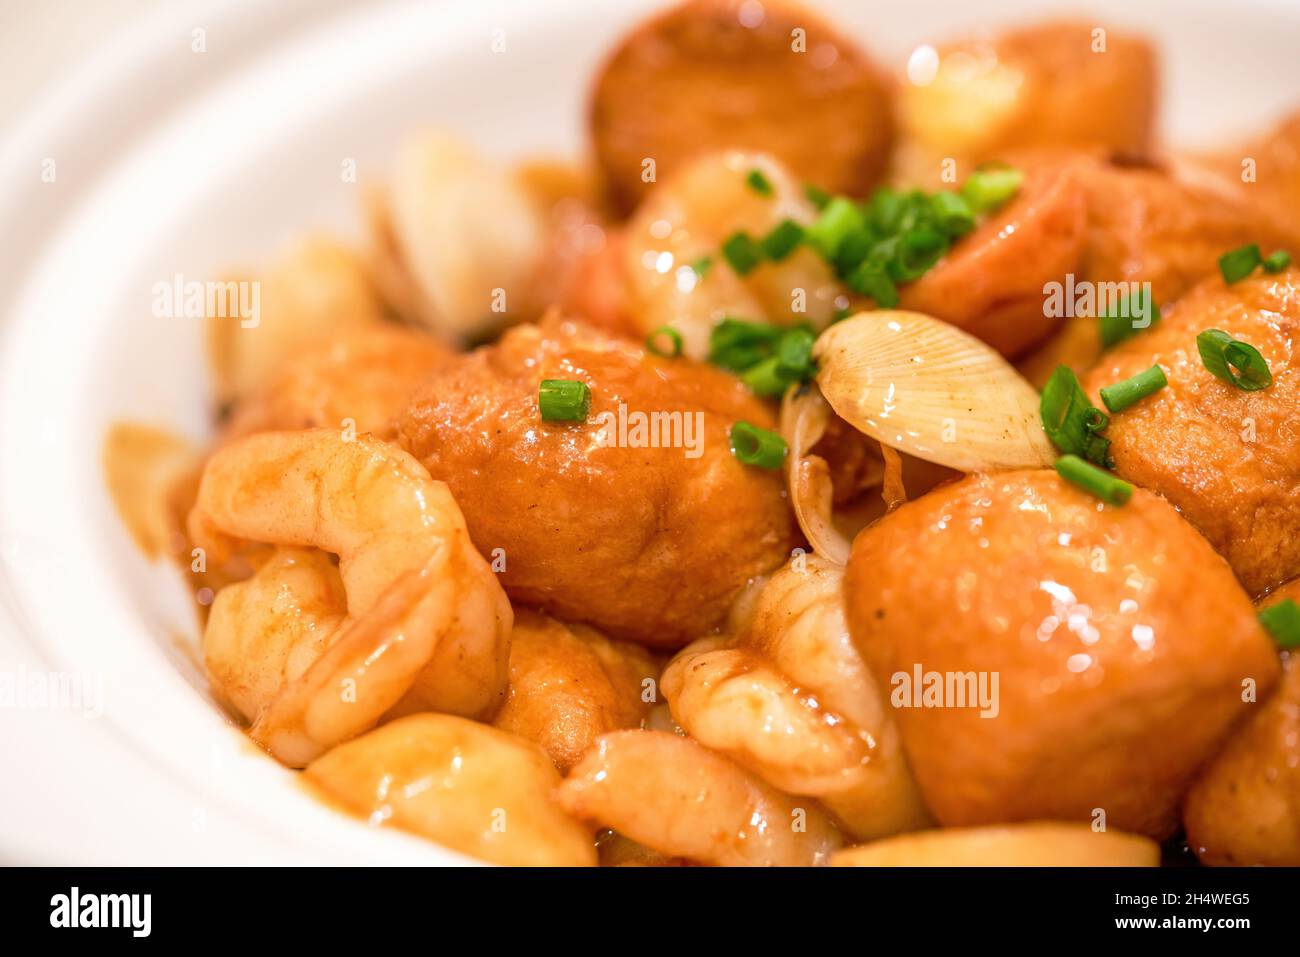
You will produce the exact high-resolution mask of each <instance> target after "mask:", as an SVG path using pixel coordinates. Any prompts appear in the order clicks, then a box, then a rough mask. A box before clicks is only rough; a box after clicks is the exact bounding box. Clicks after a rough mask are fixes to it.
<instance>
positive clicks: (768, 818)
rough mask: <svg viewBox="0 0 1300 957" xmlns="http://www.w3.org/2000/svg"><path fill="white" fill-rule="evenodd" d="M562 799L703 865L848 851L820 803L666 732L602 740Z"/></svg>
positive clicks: (804, 858) (818, 859)
mask: <svg viewBox="0 0 1300 957" xmlns="http://www.w3.org/2000/svg"><path fill="white" fill-rule="evenodd" d="M558 795H559V799H560V804H561V806H563V807H564V808H565V809H566V810H567V811H568V812H569V813H570V814H572V815H573V816H575V817H577V818H580V819H582V820H585V821H590V822H596V823H599V824H601V825H603V826H605V827H609V828H613V829H614V830H615V831H617V832H618V833H619V834H621V835H624V836H626V837H628V838H630V839H631V840H633V841H635V842H637V843H638V844H643V845H645V846H646V847H649V848H651V849H653V850H655V851H658V852H659V853H660V854H663V855H664V856H666V857H671V858H685V859H687V860H690V861H695V862H698V863H701V864H714V865H717V866H721V867H726V866H759V867H762V866H778V867H795V866H810V865H814V864H822V863H825V862H826V861H827V860H828V858H829V855H830V853H831V852H832V851H834V850H836V849H837V848H838V847H839V846H840V836H839V832H838V831H836V829H835V826H834V825H833V824H832V823H831V821H830V819H829V818H828V817H827V816H826V813H825V812H824V811H823V810H822V809H821V808H819V807H818V806H817V803H816V802H815V801H807V800H800V799H797V798H791V797H788V796H787V795H784V794H782V793H780V792H779V791H777V790H776V789H775V788H773V787H771V786H770V785H768V784H766V783H764V782H763V781H762V780H760V779H759V778H757V777H755V776H754V775H752V774H750V773H749V772H748V771H745V770H744V769H742V768H741V767H739V766H738V765H736V764H734V763H732V762H731V761H730V760H728V759H727V758H725V757H723V756H722V755H719V754H715V753H713V752H712V751H710V750H709V749H708V748H705V747H702V746H701V745H700V744H699V743H697V742H695V741H692V740H691V739H690V738H684V737H679V736H678V735H675V734H668V733H666V732H663V731H612V732H610V733H609V734H605V735H602V736H601V737H600V738H598V739H597V741H596V744H595V746H594V747H593V748H592V749H591V750H590V751H588V752H587V754H586V755H585V756H584V757H583V759H582V760H581V761H579V762H578V764H577V766H575V767H574V768H573V770H572V771H571V772H570V773H569V776H568V777H567V778H565V780H564V783H563V784H562V785H561V786H560V789H559V791H558Z"/></svg>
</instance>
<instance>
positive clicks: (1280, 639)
mask: <svg viewBox="0 0 1300 957" xmlns="http://www.w3.org/2000/svg"><path fill="white" fill-rule="evenodd" d="M1259 623H1260V624H1261V625H1263V626H1264V627H1265V628H1266V629H1268V633H1269V634H1270V635H1272V636H1273V640H1274V641H1276V642H1277V643H1278V645H1279V647H1282V648H1300V605H1297V604H1296V603H1295V599H1293V598H1284V599H1282V600H1281V601H1280V602H1278V603H1277V604H1275V605H1269V606H1268V607H1267V608H1265V609H1264V610H1263V611H1261V612H1260V613H1259Z"/></svg>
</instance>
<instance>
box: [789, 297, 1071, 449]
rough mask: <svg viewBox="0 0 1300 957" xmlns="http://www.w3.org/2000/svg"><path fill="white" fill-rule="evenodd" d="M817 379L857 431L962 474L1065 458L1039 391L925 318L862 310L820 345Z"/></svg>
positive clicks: (951, 329)
mask: <svg viewBox="0 0 1300 957" xmlns="http://www.w3.org/2000/svg"><path fill="white" fill-rule="evenodd" d="M813 356H814V357H815V358H816V359H817V363H818V369H819V371H818V373H817V382H818V384H819V385H820V386H821V391H822V394H823V395H824V396H825V397H826V401H827V402H829V403H830V405H831V408H833V409H834V410H835V412H836V413H837V414H838V415H839V416H840V417H841V418H843V419H845V420H847V421H848V422H849V424H850V425H852V426H854V427H855V428H856V429H858V430H859V431H861V432H863V433H865V434H867V435H869V436H871V437H872V438H874V439H876V440H877V441H878V442H880V443H881V444H882V445H888V446H890V447H892V448H895V449H898V450H899V451H900V452H905V453H907V454H908V455H912V456H915V457H916V458H919V459H925V460H926V461H928V462H936V463H938V464H939V465H946V466H948V467H949V468H954V469H959V470H961V471H963V472H989V471H998V470H1001V469H1016V468H1039V467H1044V466H1049V465H1051V464H1052V463H1053V462H1054V461H1055V460H1056V454H1055V452H1054V451H1053V449H1052V446H1051V443H1050V442H1048V440H1047V436H1046V435H1045V434H1044V433H1043V429H1042V424H1041V421H1040V419H1039V413H1038V393H1037V392H1036V391H1035V390H1034V388H1033V386H1031V385H1030V384H1029V383H1028V382H1026V381H1025V380H1024V378H1022V377H1021V375H1020V374H1019V373H1018V372H1016V370H1015V369H1014V368H1013V367H1012V366H1011V365H1010V363H1008V362H1007V361H1006V360H1005V359H1003V358H1002V356H1001V355H999V354H998V353H997V352H996V351H995V350H993V349H992V348H991V347H990V346H988V345H986V344H984V343H983V342H981V341H980V340H978V339H976V338H975V337H974V336H971V335H969V334H967V333H965V332H962V331H961V330H960V329H958V328H956V327H955V326H950V325H948V323H946V322H941V321H939V320H938V319H933V318H931V317H930V316H925V315H922V314H920V313H916V312H899V311H892V310H881V311H874V312H862V313H858V314H857V315H856V316H853V317H851V318H849V319H845V320H844V321H842V322H838V323H836V324H835V325H833V326H831V327H830V328H829V329H827V330H826V331H825V332H824V333H822V335H821V337H820V338H819V339H818V340H817V343H816V345H815V346H814V347H813Z"/></svg>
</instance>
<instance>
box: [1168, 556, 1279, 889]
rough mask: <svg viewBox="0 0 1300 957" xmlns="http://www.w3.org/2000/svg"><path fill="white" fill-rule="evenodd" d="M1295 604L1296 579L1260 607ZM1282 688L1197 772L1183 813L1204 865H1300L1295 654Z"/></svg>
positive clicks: (1256, 707)
mask: <svg viewBox="0 0 1300 957" xmlns="http://www.w3.org/2000/svg"><path fill="white" fill-rule="evenodd" d="M1288 598H1290V599H1291V600H1292V601H1295V602H1297V603H1300V579H1297V580H1296V581H1293V582H1289V583H1288V584H1286V585H1284V586H1283V587H1281V588H1279V589H1278V590H1277V591H1275V592H1273V593H1272V594H1270V595H1269V596H1268V598H1266V599H1264V600H1263V601H1262V602H1260V605H1261V606H1262V607H1265V608H1267V607H1268V606H1269V605H1272V604H1274V603H1275V602H1279V601H1285V600H1286V599H1288ZM1284 658H1285V661H1284V665H1283V672H1282V683H1281V684H1280V685H1279V686H1278V688H1277V690H1276V691H1274V692H1273V693H1272V695H1270V696H1268V697H1267V698H1264V697H1261V698H1260V699H1259V703H1258V704H1255V705H1252V708H1251V713H1250V715H1249V716H1248V717H1247V718H1245V719H1244V720H1243V721H1242V723H1241V724H1239V725H1237V727H1236V728H1235V729H1233V732H1232V734H1231V736H1230V737H1229V738H1228V740H1227V742H1226V743H1225V745H1224V748H1223V750H1222V751H1221V752H1220V753H1219V754H1218V755H1217V756H1216V757H1215V758H1214V760H1213V761H1211V762H1210V763H1209V764H1208V765H1207V766H1206V768H1205V769H1204V770H1203V771H1202V773H1201V775H1200V777H1199V778H1198V779H1197V782H1196V784H1195V785H1194V786H1193V787H1192V790H1191V792H1190V793H1189V794H1188V795H1187V804H1186V807H1185V808H1184V811H1183V826H1184V827H1185V828H1186V829H1187V843H1188V846H1190V847H1191V848H1192V850H1193V851H1195V852H1196V855H1197V857H1199V858H1200V859H1201V861H1202V862H1204V863H1206V864H1219V865H1226V866H1238V867H1239V866H1245V865H1266V866H1272V867H1300V651H1297V650H1292V651H1290V652H1289V653H1288V654H1286V655H1285V656H1284Z"/></svg>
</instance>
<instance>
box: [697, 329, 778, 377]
mask: <svg viewBox="0 0 1300 957" xmlns="http://www.w3.org/2000/svg"><path fill="white" fill-rule="evenodd" d="M780 337H781V329H780V328H778V327H777V326H773V325H770V324H768V323H766V322H748V321H746V320H744V319H723V320H722V321H721V322H720V323H718V324H717V325H716V326H714V327H713V328H712V329H711V330H710V331H709V361H710V362H712V363H713V364H714V365H718V366H721V367H722V368H724V369H730V370H731V371H732V372H744V371H745V370H746V369H749V368H750V367H751V366H753V365H755V364H757V363H759V362H761V361H762V360H764V359H766V358H767V357H768V356H770V355H772V352H773V350H774V349H775V348H776V343H777V340H778V339H780Z"/></svg>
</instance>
